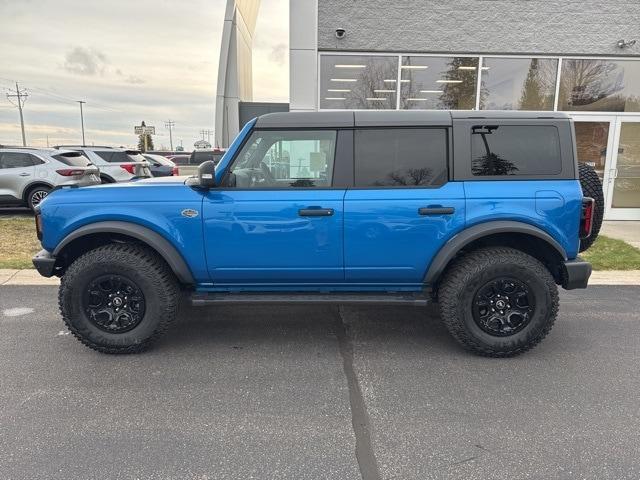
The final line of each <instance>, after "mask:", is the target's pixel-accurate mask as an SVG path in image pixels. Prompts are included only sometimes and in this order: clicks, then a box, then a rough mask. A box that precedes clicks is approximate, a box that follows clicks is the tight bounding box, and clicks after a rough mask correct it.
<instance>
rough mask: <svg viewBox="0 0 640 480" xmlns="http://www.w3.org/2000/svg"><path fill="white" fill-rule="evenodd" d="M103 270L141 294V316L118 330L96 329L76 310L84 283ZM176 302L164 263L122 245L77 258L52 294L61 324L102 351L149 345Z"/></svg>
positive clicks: (148, 253) (129, 350) (177, 297)
mask: <svg viewBox="0 0 640 480" xmlns="http://www.w3.org/2000/svg"><path fill="white" fill-rule="evenodd" d="M109 274H113V275H123V276H126V277H127V278H129V279H131V281H133V282H135V284H136V285H137V286H138V287H139V288H140V290H141V291H142V293H143V295H144V298H145V304H146V310H145V312H144V316H143V317H142V320H141V321H140V323H139V324H138V325H136V326H135V327H134V328H133V329H131V330H129V331H126V332H123V333H111V332H106V331H104V330H101V329H100V328H98V327H97V326H96V325H95V324H94V323H93V322H92V321H91V320H90V319H89V318H88V316H87V314H86V313H85V312H84V311H83V308H82V295H83V291H84V289H85V288H87V285H89V283H90V282H91V281H92V279H95V278H98V277H99V276H101V275H109ZM179 300H180V289H179V286H178V281H177V279H176V277H175V275H174V274H173V272H172V271H171V270H170V269H169V267H168V266H167V264H166V263H165V261H164V260H163V259H162V258H161V257H160V256H158V255H157V254H156V253H155V252H153V251H151V250H149V249H148V248H146V247H144V246H141V245H136V244H128V243H114V244H109V245H105V246H102V247H98V248H96V249H94V250H90V251H89V252H87V253H85V254H84V255H82V256H80V257H79V258H78V259H77V260H76V261H74V262H73V263H72V264H71V265H70V266H69V268H68V269H67V271H66V272H65V274H64V275H63V276H62V279H61V283H60V290H59V293H58V304H59V307H60V313H61V314H62V318H63V320H64V322H65V324H66V325H67V328H68V329H69V330H70V331H71V333H73V335H74V336H75V337H76V338H77V339H78V340H80V341H81V342H82V343H84V344H85V345H86V346H88V347H89V348H92V349H94V350H97V351H99V352H103V353H139V352H142V351H144V350H146V349H147V348H149V347H150V346H151V345H152V344H153V342H154V341H155V340H157V339H158V337H160V336H161V335H162V334H163V333H164V332H165V331H166V330H167V328H168V327H169V325H170V324H171V323H172V322H173V321H174V320H175V319H176V317H177V314H178V305H179Z"/></svg>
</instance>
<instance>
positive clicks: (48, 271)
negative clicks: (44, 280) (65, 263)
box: [32, 250, 56, 277]
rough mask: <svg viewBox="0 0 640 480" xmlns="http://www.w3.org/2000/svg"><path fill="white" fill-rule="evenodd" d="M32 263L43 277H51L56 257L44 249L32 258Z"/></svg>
mask: <svg viewBox="0 0 640 480" xmlns="http://www.w3.org/2000/svg"><path fill="white" fill-rule="evenodd" d="M32 261H33V265H34V266H35V267H36V270H38V273H39V274H40V275H42V276H43V277H53V271H54V270H55V266H56V257H54V256H52V255H51V254H50V253H49V252H47V251H46V250H40V251H39V252H38V253H37V254H36V256H35V257H33V259H32Z"/></svg>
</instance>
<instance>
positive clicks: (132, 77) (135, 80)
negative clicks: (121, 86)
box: [124, 75, 146, 85]
mask: <svg viewBox="0 0 640 480" xmlns="http://www.w3.org/2000/svg"><path fill="white" fill-rule="evenodd" d="M124 81H125V82H127V83H131V84H132V85H142V84H143V83H146V80H145V79H144V78H140V77H137V76H135V75H129V76H128V77H127V78H125V79H124Z"/></svg>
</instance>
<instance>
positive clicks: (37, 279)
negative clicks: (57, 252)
mask: <svg viewBox="0 0 640 480" xmlns="http://www.w3.org/2000/svg"><path fill="white" fill-rule="evenodd" d="M59 284H60V279H59V278H57V277H52V278H44V277H41V276H40V274H39V273H38V272H37V271H36V270H34V269H24V270H11V269H0V285H59ZM589 285H640V270H604V271H598V272H593V274H592V275H591V279H590V280H589Z"/></svg>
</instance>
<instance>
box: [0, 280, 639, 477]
mask: <svg viewBox="0 0 640 480" xmlns="http://www.w3.org/2000/svg"><path fill="white" fill-rule="evenodd" d="M639 311H640V287H620V286H611V287H610V286H595V287H590V288H589V289H588V290H586V291H576V292H564V291H563V292H562V294H561V313H560V317H559V319H558V322H557V324H556V326H555V327H554V329H553V330H552V332H551V334H550V335H549V337H548V338H547V339H545V340H544V341H543V342H542V344H541V345H539V346H538V347H537V348H536V349H535V350H533V351H532V352H529V353H527V354H525V355H523V356H520V357H517V358H514V359H503V360H496V359H485V358H479V357H475V356H472V355H469V354H467V353H466V352H464V351H462V350H461V349H460V348H459V347H458V346H457V344H455V342H454V341H453V340H452V339H451V338H450V337H449V335H448V334H447V333H446V331H445V330H444V329H443V327H442V326H441V325H440V323H439V319H438V318H437V315H435V310H434V309H433V308H430V309H427V310H425V309H421V308H398V307H395V308H386V307H385V308H380V307H372V308H369V307H366V308H365V307H358V308H356V307H340V308H334V307H299V306H297V307H273V306H272V307H265V306H259V307H241V308H239V307H218V308H213V309H209V310H205V309H202V310H201V309H192V308H186V309H185V310H184V311H183V313H182V315H181V320H180V322H179V323H178V324H177V325H176V326H175V327H174V328H173V329H172V330H171V331H170V332H169V333H168V334H167V335H166V336H165V337H164V338H163V339H162V340H161V341H160V342H159V344H158V345H157V346H156V347H155V348H154V349H153V350H151V351H150V352H148V353H145V354H142V355H130V356H108V355H103V354H99V353H96V352H93V351H91V350H88V349H87V348H85V347H83V346H82V345H81V344H80V343H79V342H78V341H76V340H75V339H74V338H73V337H72V336H71V335H69V334H68V333H67V331H66V329H64V328H63V325H62V321H61V320H60V318H59V315H58V312H57V306H56V288H55V287H52V286H40V287H35V286H3V287H0V326H1V327H2V332H3V335H2V337H0V355H1V357H0V385H2V388H1V389H0V472H2V477H3V478H12V479H21V478H25V479H26V478H29V479H33V478H46V479H52V478H93V477H99V478H136V477H139V478H157V479H172V478H176V479H178V478H180V479H185V478H193V479H205V478H209V479H213V478H216V479H220V478H223V479H224V478H250V477H253V478H279V479H285V478H292V479H304V478H339V479H351V478H354V479H355V478H362V477H363V475H361V472H363V473H364V478H366V479H370V478H402V479H427V478H460V479H473V478H478V479H504V478H598V479H606V478H611V479H622V478H638V477H639V476H640V460H639V458H640V456H639V455H638V453H639V451H638V450H639V447H638V445H640V434H639V433H638V432H640V409H639V407H638V402H637V399H638V398H640V375H638V373H639V371H638V370H639V367H638V365H640V348H639V347H638V345H639V341H638V340H639V339H640V315H639V314H638V312H639ZM356 454H357V455H356Z"/></svg>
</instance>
